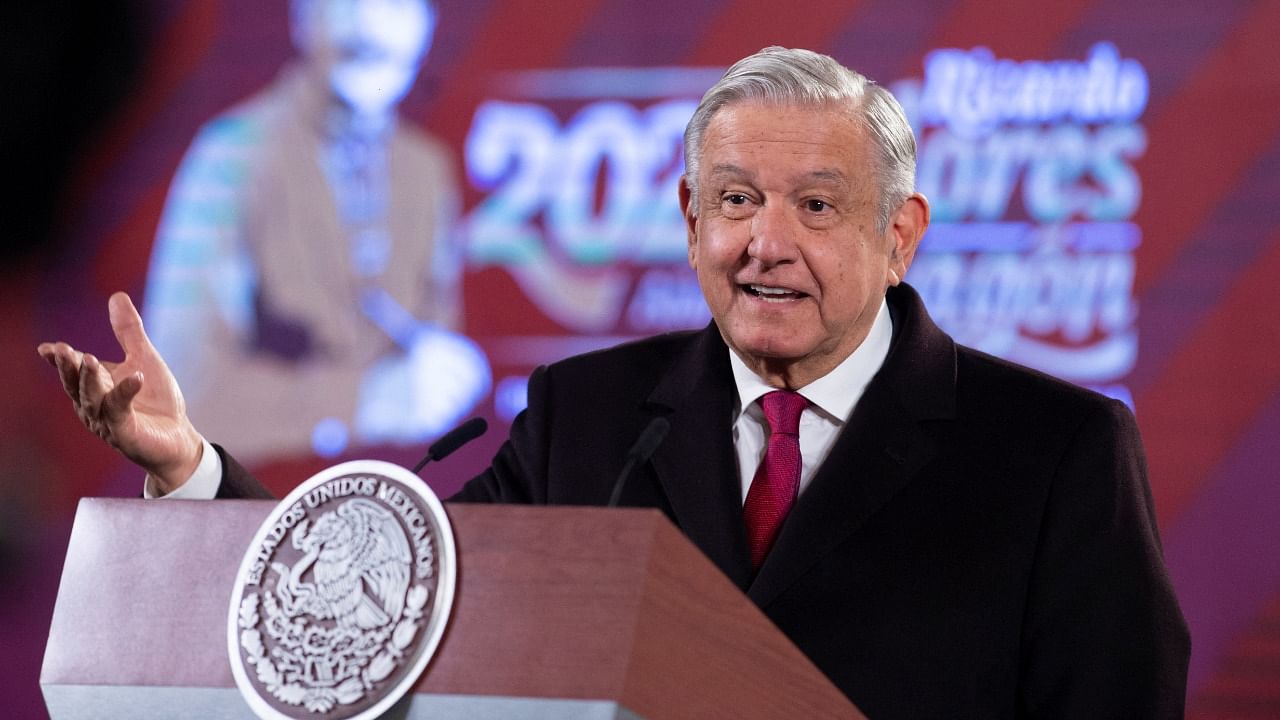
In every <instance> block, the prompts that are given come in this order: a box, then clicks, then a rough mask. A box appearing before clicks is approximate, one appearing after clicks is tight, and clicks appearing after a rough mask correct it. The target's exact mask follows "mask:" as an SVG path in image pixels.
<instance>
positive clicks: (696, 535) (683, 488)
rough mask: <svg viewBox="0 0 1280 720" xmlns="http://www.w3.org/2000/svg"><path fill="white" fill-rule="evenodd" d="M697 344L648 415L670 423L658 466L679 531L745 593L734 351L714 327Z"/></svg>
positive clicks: (657, 391)
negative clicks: (735, 440) (662, 417)
mask: <svg viewBox="0 0 1280 720" xmlns="http://www.w3.org/2000/svg"><path fill="white" fill-rule="evenodd" d="M694 338H695V339H694V342H692V343H690V344H688V345H686V346H685V348H684V351H683V352H682V353H681V354H680V355H679V356H678V357H677V358H676V360H675V362H674V363H673V364H672V366H671V369H670V370H669V371H668V372H667V373H666V374H665V375H664V376H663V377H662V378H661V379H660V380H659V381H658V383H657V385H655V387H654V390H653V392H652V393H651V394H650V396H649V398H648V402H647V405H648V407H649V409H650V410H651V411H652V412H654V413H655V414H665V415H666V416H667V419H668V420H669V421H670V422H671V430H670V432H669V433H668V434H667V438H666V440H664V441H663V443H662V445H660V446H659V447H658V450H657V451H656V452H655V453H654V456H653V459H652V464H653V468H654V471H655V472H656V473H657V476H658V480H659V482H660V483H661V485H662V489H663V491H664V492H665V493H666V496H667V500H668V501H669V502H670V504H671V510H672V512H673V514H674V515H675V518H676V522H677V524H678V525H679V526H680V529H681V530H683V531H684V533H685V535H687V536H688V537H689V539H690V540H692V541H693V543H694V544H695V545H697V546H698V548H700V549H701V550H702V552H703V553H705V554H706V555H707V557H709V558H710V559H711V561H712V562H714V563H715V564H716V565H717V566H718V567H719V568H720V570H721V571H723V572H724V573H725V575H727V576H728V577H729V579H730V580H732V581H733V582H734V583H735V584H737V586H738V587H739V589H742V590H744V591H745V590H746V588H747V584H748V583H749V582H750V579H751V560H750V554H749V552H748V549H747V534H746V526H745V525H744V524H743V520H742V500H741V491H740V489H739V488H740V483H739V480H738V473H737V460H736V459H735V456H734V453H733V429H732V426H731V424H730V420H731V418H732V413H733V404H734V398H735V397H736V396H737V390H736V389H735V386H734V384H733V373H732V371H731V370H730V369H729V355H728V353H729V350H728V347H727V346H725V344H724V341H723V340H722V339H721V337H720V331H719V330H718V329H717V328H716V326H715V324H714V323H712V324H711V325H709V326H708V327H707V328H706V329H705V330H703V331H702V332H700V333H698V334H697V335H695V336H694Z"/></svg>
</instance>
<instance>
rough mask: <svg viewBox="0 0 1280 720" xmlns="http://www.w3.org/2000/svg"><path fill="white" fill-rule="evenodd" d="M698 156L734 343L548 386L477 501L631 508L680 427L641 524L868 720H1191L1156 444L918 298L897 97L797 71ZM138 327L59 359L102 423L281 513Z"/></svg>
mask: <svg viewBox="0 0 1280 720" xmlns="http://www.w3.org/2000/svg"><path fill="white" fill-rule="evenodd" d="M685 139H686V148H685V153H686V175H685V177H684V180H683V181H682V182H681V184H680V200H681V203H682V205H683V208H684V212H685V217H686V220H687V226H688V239H689V261H690V263H691V264H692V266H693V267H694V268H695V270H696V271H697V274H698V278H699V282H700V283H701V287H702V291H703V293H704V295H705V297H706V300H707V303H708V305H709V306H710V308H711V311H712V315H713V318H714V321H713V323H712V324H711V325H710V326H708V327H707V328H706V329H704V330H702V331H700V332H690V333H675V334H670V335H665V336H662V337H657V338H653V339H649V340H645V341H641V342H638V343H633V344H630V345H625V346H621V347H618V348H614V349H611V350H605V351H601V352H598V353H593V354H589V355H584V356H580V357H576V358H570V359H568V360H565V361H562V362H559V363H555V364H553V365H551V366H549V367H546V368H542V369H539V370H538V371H536V372H535V373H534V374H533V376H532V378H531V379H530V383H529V408H528V410H527V411H526V412H525V413H523V414H522V415H521V416H520V417H518V418H517V419H516V422H515V423H514V425H513V426H512V429H511V437H510V439H509V440H508V441H507V443H506V444H505V445H504V446H503V447H502V449H501V450H500V451H499V453H498V455H497V457H496V458H495V459H494V461H493V464H492V466H491V467H490V468H489V469H488V470H486V471H485V472H484V473H482V474H481V475H480V476H479V477H477V478H476V479H474V480H472V481H471V482H470V483H468V484H467V486H466V487H465V488H464V489H463V490H462V492H460V493H459V494H458V496H457V497H456V498H455V499H457V500H466V501H498V502H531V503H564V504H603V503H604V502H605V501H606V500H607V499H608V497H609V495H610V491H611V489H612V488H611V486H612V481H613V478H615V477H616V476H617V474H618V471H619V469H620V467H621V466H622V463H623V460H624V456H625V454H626V451H627V448H628V446H630V445H631V443H632V442H633V441H634V439H635V438H636V437H637V435H639V434H640V433H641V432H642V430H643V428H645V427H646V425H647V424H648V423H649V422H651V420H652V419H653V418H655V417H664V418H666V419H667V420H668V421H669V423H670V428H671V429H670V433H669V435H668V436H667V438H666V440H665V442H664V443H663V444H662V445H661V446H660V447H659V448H658V449H657V451H656V452H655V454H654V455H653V458H652V461H651V462H650V463H649V464H648V465H646V466H645V467H644V468H643V469H642V471H641V472H639V473H638V474H637V475H636V477H634V478H633V479H632V482H631V483H630V484H629V485H628V486H627V487H626V489H625V491H624V493H623V496H622V501H623V504H628V505H642V506H652V507H657V508H661V509H662V510H663V511H664V512H665V513H666V514H667V515H668V516H669V517H670V518H671V519H672V521H673V522H675V523H676V524H677V525H678V526H679V527H680V528H681V530H683V531H684V532H685V533H686V534H687V535H688V536H689V538H690V539H691V540H692V541H693V542H694V543H695V544H697V545H698V547H699V548H701V549H702V551H703V552H705V553H706V554H707V555H708V557H710V558H711V560H713V561H714V562H715V563H716V565H717V566H718V567H720V569H721V570H723V571H724V572H725V574H726V575H727V576H728V577H729V578H730V579H731V580H733V581H734V582H735V583H737V584H738V586H739V587H740V588H741V589H742V590H743V591H744V592H746V593H747V595H748V596H749V597H750V598H751V599H752V600H753V601H755V602H756V603H757V604H758V605H759V606H760V607H761V609H762V610H763V611H764V612H765V613H766V614H767V615H768V616H769V617H770V618H771V619H772V620H773V621H774V622H775V623H776V624H777V625H778V626H779V627H780V628H781V629H782V630H783V631H784V632H785V633H786V634H787V635H788V636H789V637H790V638H791V639H792V640H793V641H794V642H795V643H796V645H797V646H798V647H799V648H800V649H801V650H803V651H804V652H805V653H806V654H807V655H808V656H809V657H810V658H812V659H813V661H814V662H815V663H816V664H817V666H818V667H819V668H821V669H822V671H823V672H825V673H826V674H827V675H828V676H829V677H830V678H831V679H832V681H834V682H835V683H836V685H838V686H839V687H840V688H841V689H842V690H843V691H844V692H845V693H846V694H847V695H848V696H849V697H850V698H851V699H852V700H853V701H854V703H855V704H857V705H858V706H859V708H860V709H861V710H862V711H863V712H865V713H866V714H867V715H868V716H870V717H873V718H894V717H902V718H922V717H947V718H957V717H973V718H999V717H1071V718H1077V717H1090V718H1092V717H1123V718H1135V717H1159V718H1166V717H1169V718H1171V717H1180V716H1181V712H1182V703H1183V698H1184V689H1185V678H1186V667H1187V659H1188V646H1189V641H1188V638H1187V632H1186V627H1185V623H1184V622H1183V619H1182V617H1181V614H1180V612H1179V610H1178V606H1177V602H1176V600H1175V598H1174V596H1173V593H1172V590H1171V589H1170V586H1169V581H1168V578H1167V576H1166V574H1165V571H1164V568H1163V563H1162V561H1161V558H1160V548H1159V541H1158V538H1157V536H1156V528H1155V524H1154V516H1153V513H1152V509H1151V501H1150V495H1149V491H1148V487H1147V483H1146V479H1145V465H1144V461H1143V457H1142V452H1141V447H1140V443H1139V440H1138V436H1137V430H1136V428H1135V425H1134V422H1133V417H1132V415H1131V414H1130V413H1129V412H1128V410H1127V409H1126V408H1125V407H1124V406H1123V405H1121V404H1119V403H1117V402H1115V401H1111V400H1108V399H1106V398H1103V397H1101V396H1099V395H1096V394H1094V393H1091V392H1088V391H1085V390H1082V389H1079V388H1076V387H1074V386H1070V385H1068V384H1066V383H1063V382H1061V381H1058V380H1055V379H1053V378H1050V377H1047V376H1045V375H1042V374H1039V373H1036V372H1033V371H1030V370H1027V369H1025V368H1020V367H1017V366H1014V365H1011V364H1009V363H1006V362H1004V361H1001V360H999V359H996V358H993V357H990V356H987V355H984V354H982V353H979V352H976V351H974V350H970V349H968V348H964V347H960V346H957V345H955V344H954V343H953V342H952V341H951V339H950V338H949V337H947V336H946V335H945V334H943V333H942V332H941V331H940V330H938V328H937V327H935V326H934V325H933V323H932V321H931V320H930V319H929V317H928V315H927V313H926V312H925V309H924V307H923V306H922V304H921V302H920V299H919V297H918V296H917V295H916V294H915V292H914V291H913V290H911V289H910V288H909V287H908V286H906V285H905V284H903V283H902V277H903V275H904V274H905V273H906V271H907V269H908V267H909V266H910V264H911V261H912V258H913V256H914V253H915V250H916V247H917V245H918V243H919V241H920V238H921V236H922V235H923V234H924V231H925V229H926V227H927V224H928V219H929V210H928V204H927V202H926V200H925V198H924V197H922V196H921V195H919V194H918V193H915V192H913V190H912V188H913V182H914V163H915V146H914V140H913V137H912V135H911V132H910V128H909V127H908V126H907V123H906V120H905V118H904V117H903V115H902V111H901V109H900V108H899V107H898V105H897V103H896V101H894V100H893V98H892V96H890V95H889V93H887V92H886V91H884V90H883V89H881V88H879V87H877V86H875V85H873V84H870V83H869V82H868V81H866V79H865V78H863V77H862V76H860V75H857V74H856V73H853V72H851V71H849V70H848V69H846V68H844V67H842V66H840V65H839V64H838V63H836V62H835V61H834V60H832V59H831V58H828V57H825V56H821V55H816V54H814V53H810V52H808V51H802V50H783V49H780V48H768V49H766V50H763V51H761V52H760V53H757V54H756V55H753V56H751V57H748V58H746V59H744V60H742V61H740V62H739V63H738V64H736V65H735V66H734V67H732V68H730V70H729V71H728V72H727V73H726V75H725V76H724V78H723V79H722V80H721V81H720V82H719V83H717V85H716V86H715V87H713V88H712V89H711V90H710V91H709V92H708V93H707V94H706V96H704V98H703V101H702V103H701V105H700V106H699V108H698V110H697V112H696V113H695V114H694V117H693V119H692V120H691V121H690V124H689V127H688V130H687V132H686V136H685ZM130 308H131V306H130V305H129V303H128V300H127V298H125V297H124V296H123V295H117V296H116V297H113V298H112V301H111V312H112V324H113V327H115V328H116V332H117V335H118V336H119V338H120V341H121V344H122V345H123V346H124V347H125V350H126V358H127V359H126V361H125V363H123V364H121V365H118V366H110V365H103V364H101V363H99V362H98V361H97V360H96V359H95V358H93V357H91V356H87V355H86V356H83V357H82V356H81V355H79V354H78V353H76V352H75V351H74V350H72V349H71V348H69V347H67V346H65V345H61V344H59V345H57V346H52V345H44V346H41V353H42V354H43V355H45V357H46V358H49V359H50V360H51V361H52V362H54V363H55V364H57V366H58V368H59V371H60V374H61V376H62V378H63V381H64V384H65V385H66V386H67V389H68V392H69V393H70V394H71V396H72V398H73V400H74V401H75V404H76V407H77V409H78V411H79V412H80V414H81V417H82V419H84V421H85V422H86V424H87V425H88V426H89V427H90V428H92V429H94V430H95V432H97V433H98V434H99V435H101V436H102V437H104V438H105V439H107V440H108V441H109V442H111V443H112V444H113V445H115V446H116V447H118V448H120V449H121V450H122V451H123V452H124V453H125V454H126V455H127V456H129V457H130V458H132V459H134V460H135V461H136V462H139V464H141V465H142V466H143V467H144V468H146V469H147V471H148V472H149V473H151V474H152V476H153V477H157V478H158V484H159V485H161V486H162V487H163V488H165V489H174V488H179V492H180V491H181V488H183V487H185V486H183V483H184V482H185V481H186V480H187V478H188V477H190V476H191V475H192V473H193V469H194V468H195V467H196V465H197V464H198V463H200V462H204V463H206V464H218V463H221V464H222V471H221V472H220V473H215V475H218V477H219V478H220V480H221V483H222V484H221V485H220V486H218V487H220V488H221V489H220V491H221V492H223V493H224V494H235V493H240V492H244V491H246V489H248V488H252V487H253V484H252V481H251V478H249V477H248V476H247V474H245V473H244V472H243V471H242V470H241V469H240V468H239V467H238V466H236V465H235V464H234V463H233V462H231V461H230V459H229V456H223V455H222V454H221V453H215V452H213V451H211V450H205V451H204V452H203V455H202V454H201V450H200V448H201V447H206V448H207V447H209V446H208V445H207V444H205V443H204V441H203V440H202V439H201V437H200V435H199V434H198V433H197V432H196V431H195V429H194V428H193V427H191V425H190V423H189V422H187V421H186V419H185V417H184V416H183V415H182V403H181V395H180V393H179V392H178V390H177V388H176V386H174V385H173V384H172V383H171V382H170V381H169V378H168V375H167V373H166V372H165V371H164V366H163V363H162V362H161V361H160V359H159V358H158V356H156V355H155V354H154V352H153V351H152V350H151V349H150V348H149V347H148V345H147V343H146V338H145V335H144V334H143V333H142V330H141V327H140V326H139V325H138V324H137V320H136V316H135V315H134V314H133V313H132V312H131V310H130ZM138 370H142V371H144V372H145V373H147V374H148V376H151V375H154V376H155V378H154V379H153V380H148V381H147V382H145V383H144V382H143V381H142V378H141V377H140V376H139V375H138V374H137V371H138ZM113 383H114V384H113ZM131 400H132V402H130V401H131ZM207 471H208V469H207V468H206V470H205V472H206V473H207ZM196 475H197V476H200V475H201V473H199V472H197V473H196ZM214 486H217V483H216V482H215V483H214Z"/></svg>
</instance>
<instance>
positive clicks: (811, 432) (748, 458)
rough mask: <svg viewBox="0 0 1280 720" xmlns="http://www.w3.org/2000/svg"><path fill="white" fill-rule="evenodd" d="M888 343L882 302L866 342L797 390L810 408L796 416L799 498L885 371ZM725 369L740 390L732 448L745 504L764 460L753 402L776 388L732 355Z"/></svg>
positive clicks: (761, 427)
mask: <svg viewBox="0 0 1280 720" xmlns="http://www.w3.org/2000/svg"><path fill="white" fill-rule="evenodd" d="M892 339H893V321H892V320H891V319H890V318H889V305H888V304H887V303H885V302H881V303H880V311H879V312H878V313H876V319H875V321H873V322H872V324H871V330H870V332H868V334H867V338H866V339H865V340H863V341H862V344H861V345H859V346H858V348H857V349H856V350H854V351H853V354H851V355H850V356H849V357H847V358H845V359H844V361H843V362H841V363H840V364H839V365H837V366H836V368H835V369H834V370H832V371H831V372H829V373H827V374H826V375H823V376H822V377H820V378H818V379H817V380H814V381H813V382H811V383H809V384H808V385H805V386H804V387H802V388H799V389H798V390H797V392H799V393H800V394H801V395H803V396H804V398H805V399H806V400H808V401H809V406H808V407H807V408H805V409H804V412H803V413H801V415H800V458H801V460H800V463H801V465H800V492H804V489H805V488H806V487H808V486H809V481H811V480H812V479H813V474H814V471H815V470H817V469H818V467H819V466H820V465H822V461H823V460H826V459H827V455H828V454H829V453H830V452H831V446H832V445H835V442H836V436H838V435H839V434H840V430H841V429H842V428H843V427H844V424H845V421H846V420H847V419H848V418H849V415H850V414H852V413H853V408H854V406H855V405H857V404H858V400H859V399H860V398H861V397H862V392H863V391H864V390H866V389H867V383H870V382H871V378H873V377H875V374H876V373H877V372H879V371H880V366H881V365H884V360H885V358H886V357H888V355H889V344H890V342H891V341H892ZM729 364H730V365H731V366H732V367H733V380H734V383H735V384H736V385H737V386H738V405H737V406H736V407H735V409H734V419H733V446H734V450H736V451H737V456H738V478H739V480H740V481H741V488H742V502H743V503H744V504H745V503H746V501H747V491H748V490H750V489H751V480H752V478H754V477H755V474H756V469H757V468H759V467H760V463H761V462H762V461H763V460H764V450H765V446H766V444H767V438H768V434H769V433H768V427H769V424H768V422H766V421H765V418H764V410H763V409H762V408H761V407H760V403H758V402H756V401H757V400H759V399H760V398H761V396H763V395H764V394H765V393H768V392H772V391H773V390H777V388H775V387H770V386H769V385H767V384H765V382H764V380H762V379H761V378H760V376H759V375H756V374H755V373H754V372H752V371H751V370H750V369H748V368H747V365H746V363H744V362H742V359H741V358H739V357H738V354H737V353H735V352H734V351H733V350H730V351H729Z"/></svg>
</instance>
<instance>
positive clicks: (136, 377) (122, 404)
mask: <svg viewBox="0 0 1280 720" xmlns="http://www.w3.org/2000/svg"><path fill="white" fill-rule="evenodd" d="M140 390H142V373H140V372H136V373H134V374H132V375H128V376H126V377H124V378H122V379H120V380H119V381H118V382H116V384H115V387H113V388H111V390H110V391H109V392H107V394H106V395H105V396H103V398H102V406H101V408H100V409H99V417H101V418H102V419H103V421H105V422H106V423H107V425H108V426H115V425H116V424H118V423H119V422H120V421H121V420H123V419H124V418H125V416H127V415H128V414H129V407H130V405H132V404H133V398H134V396H135V395H137V394H138V392H139V391H140Z"/></svg>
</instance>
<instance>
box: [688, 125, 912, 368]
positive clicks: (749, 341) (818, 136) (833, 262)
mask: <svg viewBox="0 0 1280 720" xmlns="http://www.w3.org/2000/svg"><path fill="white" fill-rule="evenodd" d="M703 137H704V140H703V145H702V153H701V156H700V161H699V168H698V173H699V174H698V187H699V191H698V206H697V208H696V211H697V212H696V217H695V216H694V210H695V208H693V207H692V206H691V204H690V203H691V199H690V197H689V190H688V188H687V186H685V185H684V184H683V183H682V184H681V203H682V206H683V207H684V210H685V218H686V222H687V225H688V230H689V264H690V265H691V266H692V267H693V268H694V270H696V271H697V274H698V283H699V284H700V285H701V287H702V294H703V295H704V296H705V297H706V300H707V305H708V306H710V308H711V314H712V316H713V317H714V318H715V320H716V324H717V325H718V326H719V328H720V332H721V333H722V334H723V335H724V338H725V341H726V342H727V343H728V344H729V346H730V347H731V348H733V350H734V351H735V352H737V353H738V355H739V357H741V358H742V359H743V361H744V362H746V364H747V366H748V367H750V368H751V369H752V370H754V371H755V372H756V373H757V374H759V375H761V376H762V377H763V378H765V380H767V381H769V382H770V384H773V385H775V386H785V387H791V388H798V387H802V386H804V385H806V384H808V383H809V382H812V381H813V380H815V379H817V378H819V377H821V376H823V375H825V374H826V373H828V372H830V371H831V370H832V369H834V368H835V366H836V365H838V364H839V363H840V362H841V361H842V360H844V359H845V358H846V357H848V356H849V355H850V354H851V353H852V352H853V351H854V350H855V349H856V348H857V347H858V345H860V344H861V343H862V341H863V339H864V338H866V336H867V333H868V331H869V330H870V329H871V324H872V321H873V320H875V316H876V313H877V311H878V310H879V307H880V302H881V300H882V299H883V298H884V293H885V290H886V289H887V288H888V286H889V285H896V284H897V283H898V282H899V280H900V278H901V277H902V275H903V274H905V273H906V269H907V266H908V265H909V264H910V262H911V257H912V255H913V253H914V252H915V247H916V244H917V242H918V241H919V238H920V235H921V234H923V232H924V225H925V224H927V222H928V209H927V206H925V205H924V200H923V198H922V197H921V196H919V195H916V196H913V197H912V198H911V199H909V200H908V201H907V202H906V203H904V205H903V206H902V208H899V209H898V210H897V211H895V212H894V213H893V215H892V216H891V218H890V223H889V225H890V226H889V228H888V229H887V230H886V232H884V233H878V232H877V231H876V209H877V203H878V201H879V191H878V189H877V184H876V180H875V175H874V170H873V168H874V165H873V164H872V163H873V161H872V156H871V154H870V141H869V140H868V139H867V138H866V137H865V133H864V131H863V130H862V129H861V128H860V127H859V126H858V125H857V124H856V122H855V121H854V119H853V118H852V117H851V116H850V115H849V114H848V112H847V111H845V110H843V109H838V108H834V107H824V106H816V107H814V106H808V107H801V106H789V105H770V104H761V103H754V102H740V103H736V104H731V105H728V106H726V107H723V108H721V109H720V110H719V111H718V112H717V113H716V114H715V115H714V116H713V117H712V119H711V122H710V124H709V125H708V127H707V129H706V132H705V134H704V136H703Z"/></svg>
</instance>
